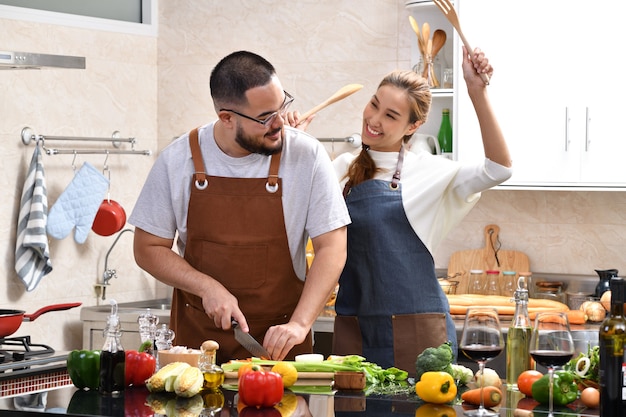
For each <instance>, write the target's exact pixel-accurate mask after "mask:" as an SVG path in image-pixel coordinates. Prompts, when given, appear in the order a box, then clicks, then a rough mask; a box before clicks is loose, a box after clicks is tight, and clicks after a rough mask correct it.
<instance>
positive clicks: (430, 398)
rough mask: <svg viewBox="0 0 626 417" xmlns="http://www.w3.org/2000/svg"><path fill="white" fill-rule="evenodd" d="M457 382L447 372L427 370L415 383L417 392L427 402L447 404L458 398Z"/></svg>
mask: <svg viewBox="0 0 626 417" xmlns="http://www.w3.org/2000/svg"><path fill="white" fill-rule="evenodd" d="M456 391H457V389H456V384H455V383H454V379H453V378H452V375H450V374H449V373H447V372H435V371H431V372H425V373H424V374H422V377H421V378H420V380H419V382H418V383H417V384H415V393H416V394H417V395H418V396H419V397H420V398H421V399H422V400H424V401H426V402H427V403H433V404H445V403H448V402H450V401H452V400H454V399H455V398H456Z"/></svg>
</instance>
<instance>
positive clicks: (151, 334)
mask: <svg viewBox="0 0 626 417" xmlns="http://www.w3.org/2000/svg"><path fill="white" fill-rule="evenodd" d="M137 323H139V337H140V339H141V344H142V345H143V344H144V343H145V342H146V341H150V343H151V344H150V349H148V350H146V352H148V353H150V354H151V355H152V356H155V352H154V347H155V343H156V330H157V324H158V323H159V318H158V317H157V316H156V315H154V314H152V313H151V312H150V309H149V308H148V309H147V310H146V312H145V313H141V314H140V315H139V317H137Z"/></svg>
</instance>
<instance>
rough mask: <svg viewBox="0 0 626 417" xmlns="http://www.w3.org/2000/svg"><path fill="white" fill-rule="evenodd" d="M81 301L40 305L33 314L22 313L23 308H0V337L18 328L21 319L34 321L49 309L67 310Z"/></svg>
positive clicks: (8, 334) (10, 333)
mask: <svg viewBox="0 0 626 417" xmlns="http://www.w3.org/2000/svg"><path fill="white" fill-rule="evenodd" d="M81 304H82V303H68V304H53V305H49V306H46V307H42V308H40V309H39V310H37V311H35V312H34V313H33V314H24V313H25V312H24V311H23V310H5V309H0V338H4V337H7V336H10V335H12V334H13V333H15V332H16V331H17V329H19V328H20V325H21V324H22V322H23V321H35V319H36V318H37V317H39V316H41V315H42V314H44V313H47V312H49V311H60V310H69V309H70V308H74V307H78V306H79V305H81Z"/></svg>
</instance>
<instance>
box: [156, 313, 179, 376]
mask: <svg viewBox="0 0 626 417" xmlns="http://www.w3.org/2000/svg"><path fill="white" fill-rule="evenodd" d="M174 336H175V333H174V330H172V329H170V328H168V327H167V324H165V323H163V324H161V327H159V328H158V329H157V331H156V348H157V368H160V365H159V363H158V361H159V355H158V351H160V350H170V349H171V348H172V345H173V344H172V341H173V340H174Z"/></svg>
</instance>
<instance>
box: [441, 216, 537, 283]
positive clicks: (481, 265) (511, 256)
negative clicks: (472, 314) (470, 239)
mask: <svg viewBox="0 0 626 417" xmlns="http://www.w3.org/2000/svg"><path fill="white" fill-rule="evenodd" d="M484 235H485V247H484V248H482V249H470V250H463V251H457V252H454V253H453V254H452V256H450V261H449V262H448V277H450V279H451V280H458V281H459V285H458V286H457V290H456V293H457V294H467V288H468V284H469V271H470V270H472V269H482V270H483V271H487V270H498V271H500V272H502V271H515V272H517V273H520V272H528V271H530V261H529V260H528V256H527V255H526V254H525V253H523V252H519V251H515V250H503V249H502V248H499V247H500V246H501V242H500V237H499V236H500V228H499V227H498V225H495V224H489V225H487V226H485V233H484ZM456 274H459V275H457V276H456V277H455V275H456ZM452 277H454V278H452Z"/></svg>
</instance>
